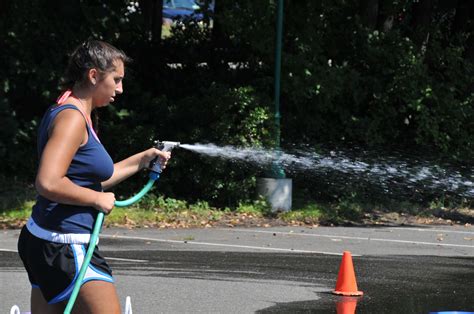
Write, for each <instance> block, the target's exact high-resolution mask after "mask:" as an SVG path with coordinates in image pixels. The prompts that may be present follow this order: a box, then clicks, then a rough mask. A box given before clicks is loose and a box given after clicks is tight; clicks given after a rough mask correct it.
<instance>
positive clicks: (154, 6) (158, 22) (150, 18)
mask: <svg viewBox="0 0 474 314" xmlns="http://www.w3.org/2000/svg"><path fill="white" fill-rule="evenodd" d="M139 4H140V8H141V10H142V13H143V24H144V27H143V28H144V30H145V32H146V33H147V34H146V35H147V36H145V38H146V39H147V40H150V41H152V42H153V43H154V44H155V45H158V44H159V43H160V42H161V27H162V24H163V0H139Z"/></svg>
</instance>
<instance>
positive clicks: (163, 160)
mask: <svg viewBox="0 0 474 314" xmlns="http://www.w3.org/2000/svg"><path fill="white" fill-rule="evenodd" d="M156 157H158V159H159V161H160V164H161V169H165V168H166V165H167V164H168V160H169V159H170V158H171V152H163V151H161V150H159V149H156V148H150V149H147V150H146V151H144V154H143V158H142V160H141V162H140V168H141V169H143V168H148V167H149V166H150V162H151V161H152V160H153V159H155V158H156Z"/></svg>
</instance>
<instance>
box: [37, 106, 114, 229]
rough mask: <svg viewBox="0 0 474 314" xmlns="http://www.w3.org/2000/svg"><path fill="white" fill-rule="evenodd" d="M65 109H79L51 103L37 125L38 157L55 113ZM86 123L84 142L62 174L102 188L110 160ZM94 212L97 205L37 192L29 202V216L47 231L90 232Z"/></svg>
mask: <svg viewBox="0 0 474 314" xmlns="http://www.w3.org/2000/svg"><path fill="white" fill-rule="evenodd" d="M65 109H73V110H77V111H79V112H81V111H80V110H79V108H77V107H76V106H74V105H70V104H66V105H61V106H58V105H54V106H51V107H50V108H49V109H48V110H47V112H46V113H45V115H44V116H43V119H42V121H41V124H40V126H39V129H38V154H39V157H40V158H41V155H42V153H43V149H44V147H45V145H46V143H47V142H48V139H49V135H48V131H49V128H50V126H51V123H52V122H53V120H54V119H55V118H56V116H57V115H58V113H60V112H61V111H63V110H65ZM81 113H82V112H81ZM84 119H85V117H84ZM86 125H87V134H88V140H87V143H86V144H85V145H82V146H80V147H79V149H78V150H77V152H76V154H75V155H74V157H73V159H72V161H71V164H70V166H69V168H68V170H67V173H66V177H68V178H69V179H70V180H71V181H72V182H74V183H75V184H77V185H79V186H82V187H86V188H89V189H92V190H95V191H102V185H101V182H102V181H105V180H107V179H109V178H110V177H111V176H112V174H113V172H114V163H113V161H112V159H111V158H110V156H109V154H108V153H107V151H106V150H105V148H104V146H103V145H102V144H101V143H100V142H99V141H98V139H96V137H95V133H94V131H93V130H91V127H90V126H89V125H88V124H87V123H86ZM97 214H98V211H97V209H95V208H93V207H89V206H77V205H66V204H60V203H56V202H53V201H51V200H49V199H47V198H45V197H43V196H41V195H38V196H37V198H36V204H35V205H34V206H33V213H32V218H33V220H34V221H35V222H36V224H38V225H39V226H40V227H42V228H44V229H48V230H51V231H57V232H60V233H92V229H93V227H94V222H95V219H96V217H97Z"/></svg>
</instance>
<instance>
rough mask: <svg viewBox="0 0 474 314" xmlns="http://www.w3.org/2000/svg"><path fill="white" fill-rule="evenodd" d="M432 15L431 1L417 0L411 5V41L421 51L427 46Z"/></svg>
mask: <svg viewBox="0 0 474 314" xmlns="http://www.w3.org/2000/svg"><path fill="white" fill-rule="evenodd" d="M432 14H433V0H419V2H416V3H415V4H414V5H413V21H412V22H413V23H412V25H413V30H414V34H413V40H414V42H415V43H416V44H418V46H420V47H421V49H422V50H424V49H426V46H427V44H428V40H429V36H430V25H431V17H432Z"/></svg>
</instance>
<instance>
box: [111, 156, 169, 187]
mask: <svg viewBox="0 0 474 314" xmlns="http://www.w3.org/2000/svg"><path fill="white" fill-rule="evenodd" d="M155 157H159V159H160V162H161V168H162V169H164V168H165V167H166V163H167V162H168V159H170V157H171V153H170V152H162V151H160V150H158V149H156V148H150V149H147V150H145V151H143V152H141V153H138V154H135V155H133V156H130V157H128V158H127V159H124V160H122V161H120V162H118V163H116V164H114V174H113V175H112V177H111V178H110V179H108V180H107V181H104V182H102V188H103V189H104V190H107V189H110V188H111V187H113V186H114V185H116V184H118V183H120V182H122V181H123V180H125V179H127V178H128V177H130V176H132V175H134V174H135V173H137V172H138V171H140V170H142V169H143V168H146V167H148V165H149V164H150V162H151V161H152V160H153V159H154V158H155Z"/></svg>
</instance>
